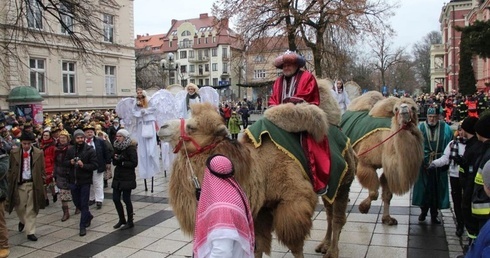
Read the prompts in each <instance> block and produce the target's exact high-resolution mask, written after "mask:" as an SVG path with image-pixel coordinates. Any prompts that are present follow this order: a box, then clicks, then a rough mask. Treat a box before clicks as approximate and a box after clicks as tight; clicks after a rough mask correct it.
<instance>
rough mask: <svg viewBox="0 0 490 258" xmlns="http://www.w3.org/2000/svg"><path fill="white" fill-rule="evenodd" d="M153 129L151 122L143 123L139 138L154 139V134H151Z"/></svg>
mask: <svg viewBox="0 0 490 258" xmlns="http://www.w3.org/2000/svg"><path fill="white" fill-rule="evenodd" d="M153 129H154V126H153V122H147V123H143V126H142V128H141V136H143V138H151V137H155V134H154V133H153Z"/></svg>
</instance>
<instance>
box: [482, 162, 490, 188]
mask: <svg viewBox="0 0 490 258" xmlns="http://www.w3.org/2000/svg"><path fill="white" fill-rule="evenodd" d="M482 177H483V184H485V185H486V186H487V187H488V188H490V161H487V163H485V166H483V169H482Z"/></svg>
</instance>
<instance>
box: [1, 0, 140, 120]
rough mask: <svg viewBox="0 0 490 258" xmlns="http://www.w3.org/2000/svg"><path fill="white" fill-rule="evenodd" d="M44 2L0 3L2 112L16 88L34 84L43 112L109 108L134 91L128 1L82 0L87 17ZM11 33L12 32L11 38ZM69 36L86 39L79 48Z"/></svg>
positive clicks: (15, 0) (14, 0)
mask: <svg viewBox="0 0 490 258" xmlns="http://www.w3.org/2000/svg"><path fill="white" fill-rule="evenodd" d="M49 4H50V3H48V1H44V2H42V5H41V4H40V3H39V2H38V1H35V0H6V1H2V3H1V4H0V24H2V25H3V26H1V29H0V45H2V48H4V47H8V48H9V49H10V50H11V51H8V52H3V53H0V54H1V57H0V60H1V62H2V65H3V69H2V70H1V71H0V76H2V78H3V79H2V80H0V86H1V87H0V95H1V96H2V98H1V99H0V105H1V108H2V110H5V109H7V108H8V106H9V103H7V102H6V100H5V99H6V97H7V96H8V94H9V92H10V90H11V89H12V88H14V87H17V86H31V87H34V88H36V89H37V90H38V91H39V93H40V94H41V96H42V97H43V98H44V101H43V103H42V105H43V109H44V110H46V111H69V110H74V109H80V110H93V109H112V108H114V107H115V105H116V104H117V102H118V101H119V100H120V99H121V98H122V97H126V96H133V95H135V64H134V59H135V54H134V41H133V35H134V28H133V24H134V20H133V0H88V1H85V2H84V3H83V4H82V5H85V6H86V7H87V10H86V11H87V14H88V13H89V14H90V15H86V16H81V15H80V14H74V15H71V14H72V10H75V11H76V10H77V9H76V8H70V7H69V6H64V5H63V4H58V5H57V6H54V7H52V6H50V5H49ZM19 6H24V8H23V10H24V11H23V10H22V9H19ZM46 7H50V8H51V7H52V8H55V9H59V10H61V11H60V12H58V13H61V15H59V17H57V16H56V15H52V14H50V13H49V12H48V11H46V10H48V9H46ZM89 8H90V9H89ZM45 9H46V10H45ZM50 10H51V11H53V9H50ZM18 20H20V21H21V22H17V21H18ZM60 20H62V21H63V22H60ZM82 23H91V24H93V28H94V30H93V31H86V30H85V29H84V28H83V27H82V26H81V25H80V24H82ZM12 35H17V37H16V38H15V40H11V39H12V37H11V36H12ZM19 35H20V36H19ZM73 36H76V37H79V38H80V39H81V41H82V42H85V43H87V44H86V45H85V46H86V48H85V51H84V52H83V51H81V50H80V46H77V45H76V43H74V41H73V40H72V39H73Z"/></svg>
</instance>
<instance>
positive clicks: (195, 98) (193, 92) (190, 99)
mask: <svg viewBox="0 0 490 258" xmlns="http://www.w3.org/2000/svg"><path fill="white" fill-rule="evenodd" d="M185 90H186V91H187V94H186V96H185V102H184V103H183V104H184V107H183V108H182V112H183V114H182V117H183V118H189V116H190V113H189V109H190V105H191V104H194V103H199V102H201V96H199V93H197V92H198V91H199V88H198V87H197V85H195V84H194V83H189V84H187V86H185Z"/></svg>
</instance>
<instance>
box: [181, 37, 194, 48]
mask: <svg viewBox="0 0 490 258" xmlns="http://www.w3.org/2000/svg"><path fill="white" fill-rule="evenodd" d="M179 47H180V48H191V47H192V41H191V40H190V39H184V40H182V41H181V42H180V46H179Z"/></svg>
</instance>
